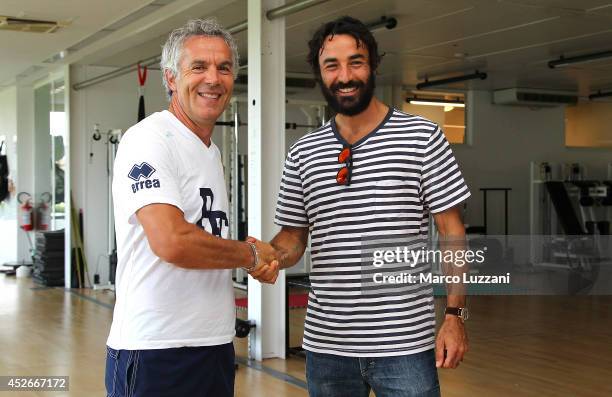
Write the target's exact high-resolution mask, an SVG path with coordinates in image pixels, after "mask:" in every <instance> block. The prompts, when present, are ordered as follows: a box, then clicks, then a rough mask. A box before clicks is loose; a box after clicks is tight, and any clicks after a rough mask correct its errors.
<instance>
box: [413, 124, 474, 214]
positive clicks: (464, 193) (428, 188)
mask: <svg viewBox="0 0 612 397" xmlns="http://www.w3.org/2000/svg"><path fill="white" fill-rule="evenodd" d="M468 197H470V191H469V189H468V187H467V185H466V183H465V180H464V179H463V175H462V174H461V170H460V169H459V166H458V165H457V161H456V160H455V156H454V155H453V152H452V150H451V147H450V144H449V143H448V141H447V140H446V137H445V136H444V133H443V132H442V130H441V129H440V128H436V130H435V131H434V133H433V134H432V135H431V136H430V138H429V140H428V142H427V147H426V149H425V155H424V158H423V168H422V171H421V199H422V200H423V203H424V204H425V206H426V207H427V208H428V209H429V211H430V212H431V213H437V212H442V211H444V210H446V209H448V208H451V207H453V206H455V205H457V204H459V203H461V202H463V201H465V200H466V199H467V198H468Z"/></svg>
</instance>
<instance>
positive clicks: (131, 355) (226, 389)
mask: <svg viewBox="0 0 612 397" xmlns="http://www.w3.org/2000/svg"><path fill="white" fill-rule="evenodd" d="M106 350H107V354H106V378H105V384H106V393H107V396H108V397H151V396H155V397H185V396H190V397H208V396H210V397H233V395H234V371H235V369H234V362H235V357H234V345H233V344H232V343H228V344H225V345H218V346H201V347H180V348H176V349H159V350H114V349H111V348H110V347H107V348H106Z"/></svg>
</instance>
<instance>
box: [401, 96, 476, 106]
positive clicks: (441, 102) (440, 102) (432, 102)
mask: <svg viewBox="0 0 612 397" xmlns="http://www.w3.org/2000/svg"><path fill="white" fill-rule="evenodd" d="M406 102H408V103H409V104H411V105H425V106H453V107H457V108H464V107H465V103H463V102H460V101H452V100H445V99H423V98H408V99H406Z"/></svg>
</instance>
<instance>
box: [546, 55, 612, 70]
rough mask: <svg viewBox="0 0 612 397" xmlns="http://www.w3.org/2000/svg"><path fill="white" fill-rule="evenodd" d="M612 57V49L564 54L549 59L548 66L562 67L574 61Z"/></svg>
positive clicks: (553, 67)
mask: <svg viewBox="0 0 612 397" xmlns="http://www.w3.org/2000/svg"><path fill="white" fill-rule="evenodd" d="M611 57H612V51H602V52H595V53H593V54H585V55H578V56H575V57H569V58H565V57H564V56H563V55H561V56H560V57H559V59H555V60H553V61H549V62H548V67H549V68H551V69H555V68H562V67H564V66H568V65H572V64H574V63H585V62H592V61H597V60H599V59H603V58H611Z"/></svg>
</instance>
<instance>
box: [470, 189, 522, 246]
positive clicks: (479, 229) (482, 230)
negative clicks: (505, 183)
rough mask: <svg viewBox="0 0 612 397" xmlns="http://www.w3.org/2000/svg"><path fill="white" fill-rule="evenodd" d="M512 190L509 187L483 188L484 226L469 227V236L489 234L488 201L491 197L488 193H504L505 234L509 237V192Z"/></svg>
mask: <svg viewBox="0 0 612 397" xmlns="http://www.w3.org/2000/svg"><path fill="white" fill-rule="evenodd" d="M511 190H512V189H511V188H509V187H485V188H481V189H480V191H481V192H482V219H483V223H484V224H483V226H469V227H468V228H467V229H466V230H465V232H466V233H467V234H484V235H486V234H487V232H488V229H487V226H488V223H487V200H488V198H489V196H488V195H487V193H489V192H504V234H505V235H506V236H507V235H508V192H510V191H511Z"/></svg>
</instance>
